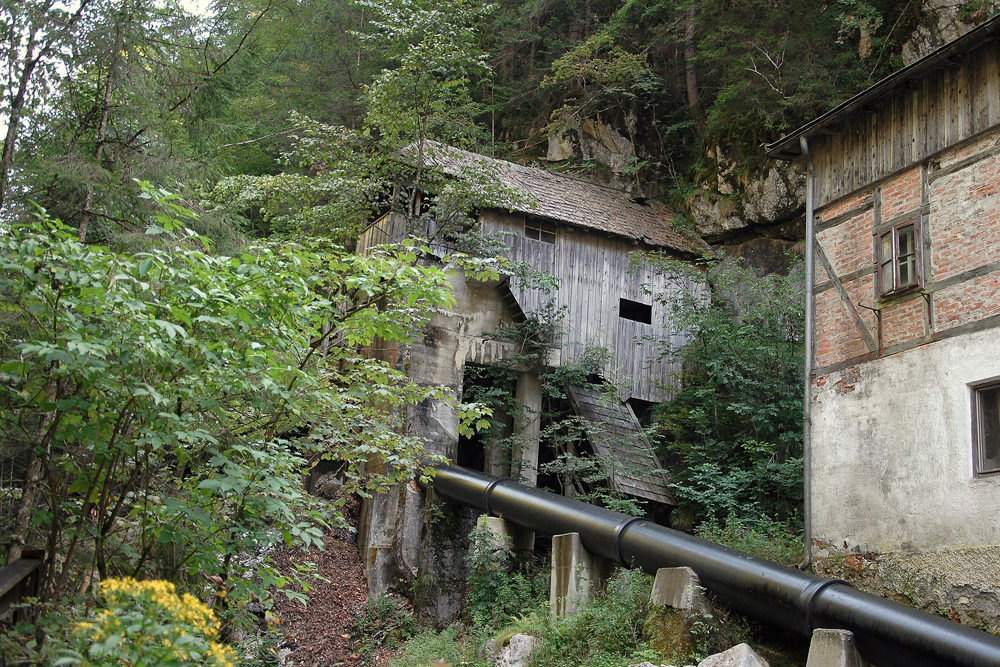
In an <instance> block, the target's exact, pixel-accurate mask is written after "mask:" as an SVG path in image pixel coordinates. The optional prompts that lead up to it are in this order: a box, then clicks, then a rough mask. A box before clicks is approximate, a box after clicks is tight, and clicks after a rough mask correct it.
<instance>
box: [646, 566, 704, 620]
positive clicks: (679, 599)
mask: <svg viewBox="0 0 1000 667" xmlns="http://www.w3.org/2000/svg"><path fill="white" fill-rule="evenodd" d="M649 601H650V603H652V604H658V605H662V606H665V607H671V608H673V609H680V610H681V611H687V612H695V613H698V614H701V615H706V614H708V613H710V611H711V610H710V607H709V603H708V598H706V597H705V592H704V589H702V587H701V581H700V580H699V579H698V575H697V574H696V573H695V571H694V570H692V569H691V568H689V567H661V568H660V569H659V570H657V571H656V578H655V579H654V580H653V591H652V593H650V595H649Z"/></svg>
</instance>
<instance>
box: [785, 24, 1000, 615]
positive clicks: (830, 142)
mask: <svg viewBox="0 0 1000 667" xmlns="http://www.w3.org/2000/svg"><path fill="white" fill-rule="evenodd" d="M998 38H1000V18H993V19H991V20H989V21H987V22H986V23H984V24H983V25H981V26H979V27H978V28H975V29H974V30H972V31H971V32H969V33H967V34H966V35H964V36H963V37H961V38H959V39H958V40H956V41H954V42H952V43H950V44H948V45H945V46H944V47H942V48H940V49H938V50H937V51H935V52H933V53H931V54H930V55H928V56H927V57H925V58H923V59H922V60H919V61H917V62H914V63H913V64H911V65H910V66H908V67H906V68H905V69H903V70H900V71H899V72H897V73H896V74H894V75H892V76H890V77H888V78H887V79H885V80H883V81H881V82H880V83H878V84H877V85H875V86H874V87H872V88H870V89H868V90H867V91H865V92H863V93H861V94H859V95H857V96H856V97H854V98H852V99H850V100H848V101H847V102H844V103H843V104H841V105H840V106H839V107H837V108H835V109H833V110H832V111H830V112H828V113H827V114H825V115H823V116H821V117H819V118H817V119H816V120H814V121H813V122H811V123H809V124H807V125H805V126H803V127H802V128H800V129H798V130H796V131H795V132H793V133H792V134H790V135H788V136H787V137H785V138H783V139H781V140H780V141H778V142H776V143H775V144H773V145H771V146H769V147H768V154H769V155H770V156H771V157H774V158H778V159H785V160H799V161H801V162H802V163H803V164H804V165H805V164H808V163H809V162H811V165H812V180H813V184H814V187H813V188H812V191H813V192H814V193H815V194H814V195H813V198H812V201H811V202H810V203H809V204H808V205H807V211H811V210H813V209H814V211H815V214H814V215H813V216H812V222H813V225H814V229H815V232H814V234H813V238H812V241H811V243H812V246H813V250H814V252H815V257H816V262H815V271H814V274H813V276H812V281H813V285H814V287H813V289H812V293H813V297H814V299H815V326H814V327H813V332H814V337H815V344H814V346H813V350H812V357H811V363H812V365H813V370H812V373H811V391H810V397H809V401H808V405H809V409H808V414H809V418H808V419H807V424H809V425H810V427H811V428H810V436H809V437H808V439H807V443H806V446H807V448H808V450H809V457H810V458H808V459H807V460H810V461H811V464H810V465H808V466H807V470H806V478H807V512H808V516H807V521H808V524H807V525H808V526H809V528H810V532H811V537H810V540H811V541H810V548H811V555H812V556H813V558H814V559H815V560H816V562H817V564H818V566H819V567H820V568H821V569H822V568H829V567H835V566H837V564H843V563H847V564H848V566H849V567H846V568H841V570H840V571H835V570H827V571H828V572H830V573H831V574H834V575H836V576H842V577H845V578H850V577H853V578H854V580H856V581H858V582H860V584H859V585H863V586H865V587H868V588H876V589H878V587H879V586H884V589H882V590H884V591H895V592H897V593H898V592H902V591H903V589H905V591H906V593H905V594H906V595H908V596H909V597H910V598H911V600H910V601H911V602H913V603H915V604H918V605H922V606H929V607H932V608H934V609H936V610H938V611H940V612H942V613H947V614H954V616H953V617H954V618H955V619H956V620H959V619H961V620H962V621H963V622H974V623H978V624H982V625H986V626H988V627H991V628H992V629H993V630H994V631H995V630H997V629H1000V592H998V591H997V589H996V582H997V580H998V579H1000V565H998V564H1000V558H998V555H1000V412H998V405H1000V354H998V351H1000V298H998V297H1000V39H998Z"/></svg>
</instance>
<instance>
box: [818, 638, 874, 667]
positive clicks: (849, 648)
mask: <svg viewBox="0 0 1000 667" xmlns="http://www.w3.org/2000/svg"><path fill="white" fill-rule="evenodd" d="M867 666H868V662H867V661H866V660H865V659H864V658H862V657H861V654H860V653H858V648H857V646H856V645H855V644H854V633H853V632H851V631H850V630H832V629H828V628H816V629H815V630H813V635H812V640H811V641H810V642H809V658H808V659H807V660H806V667H867Z"/></svg>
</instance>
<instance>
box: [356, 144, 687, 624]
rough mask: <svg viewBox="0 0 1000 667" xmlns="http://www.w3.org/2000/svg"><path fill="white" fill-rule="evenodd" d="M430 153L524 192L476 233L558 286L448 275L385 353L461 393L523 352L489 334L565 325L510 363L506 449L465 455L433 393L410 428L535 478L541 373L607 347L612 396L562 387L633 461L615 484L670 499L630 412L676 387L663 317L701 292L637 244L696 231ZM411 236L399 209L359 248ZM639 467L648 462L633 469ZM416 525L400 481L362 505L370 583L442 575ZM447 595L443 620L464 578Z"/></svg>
mask: <svg viewBox="0 0 1000 667" xmlns="http://www.w3.org/2000/svg"><path fill="white" fill-rule="evenodd" d="M424 154H425V156H426V160H427V162H428V165H430V166H431V167H434V168H437V169H439V170H440V171H441V172H443V173H444V174H448V175H450V176H451V177H454V178H458V177H460V176H461V172H462V169H464V168H466V167H469V166H470V165H472V166H475V167H477V168H480V169H485V170H487V171H488V172H489V173H490V175H491V176H490V177H491V178H493V179H496V181H497V182H499V183H500V184H501V185H503V186H504V187H505V188H507V189H509V190H510V191H513V192H518V193H522V194H523V195H524V196H523V197H515V198H514V199H512V200H511V203H510V204H509V206H508V207H506V208H499V207H498V208H483V209H481V210H478V211H477V212H476V218H477V222H478V225H479V227H480V228H481V231H482V232H483V233H485V234H494V235H497V237H498V238H499V239H501V240H502V241H503V243H504V245H505V246H506V249H507V250H506V254H507V257H508V259H509V260H510V261H511V262H522V263H524V264H525V265H526V266H528V267H529V268H530V269H532V270H534V271H542V272H546V273H548V274H551V276H553V277H554V278H555V280H556V282H557V284H558V288H557V289H555V290H554V291H551V292H548V291H546V290H543V289H539V288H536V287H534V286H532V285H531V284H529V283H528V282H527V281H526V280H525V279H524V278H518V277H516V276H511V277H510V278H505V279H502V280H499V281H491V282H485V283H484V282H476V281H474V280H467V279H466V278H465V277H464V276H463V275H458V274H456V275H454V276H453V277H452V278H451V285H452V288H453V292H454V296H455V299H456V305H455V307H454V308H452V309H451V310H449V311H447V312H439V313H437V314H436V315H435V316H434V317H433V319H432V321H431V322H430V324H429V326H428V327H427V329H426V331H425V332H424V336H423V338H422V339H421V340H418V341H416V342H414V343H412V344H410V345H408V346H406V347H405V348H402V347H400V348H393V349H388V350H380V351H379V354H380V355H381V356H382V357H383V358H385V359H387V360H389V361H391V362H392V363H395V364H397V365H398V366H399V367H405V368H406V369H407V372H408V374H409V375H410V377H411V378H413V379H414V380H416V381H418V382H420V383H426V384H434V385H443V386H446V387H449V388H451V390H452V391H454V393H455V394H456V395H457V396H462V392H463V383H464V381H465V376H466V375H467V372H466V371H467V369H469V368H472V367H477V366H478V367H484V366H490V365H495V364H504V363H506V364H510V363H512V361H511V360H513V359H514V358H515V357H516V356H517V355H518V353H519V351H520V350H519V349H518V346H517V345H516V344H515V343H514V342H513V341H511V340H505V339H504V337H503V336H497V335H496V332H497V331H499V330H503V329H504V327H510V326H511V325H512V324H515V323H517V322H521V321H524V320H526V319H530V318H532V317H536V318H537V317H543V318H544V317H550V316H551V313H553V312H559V313H561V314H562V317H561V326H560V327H558V329H559V333H558V334H557V337H556V339H555V341H554V342H553V343H552V345H551V346H550V347H549V349H548V351H547V354H546V356H545V358H544V359H542V360H541V363H540V364H539V366H536V367H517V368H515V370H516V382H515V383H514V386H512V387H511V390H512V391H513V392H514V393H515V395H516V399H517V408H516V410H515V413H516V414H513V415H509V417H510V429H511V430H512V431H513V432H514V434H515V435H516V438H515V440H516V442H517V443H518V444H517V445H516V451H514V452H513V453H512V455H509V456H501V455H500V452H496V451H485V452H480V453H478V455H470V454H469V453H468V452H466V451H464V450H463V448H466V447H473V446H480V447H481V446H483V445H482V444H478V445H477V444H476V443H470V442H468V441H466V440H464V439H463V438H460V436H459V433H458V419H457V417H456V415H455V413H454V409H453V408H452V407H450V406H448V405H446V404H444V403H441V402H435V401H428V402H426V403H425V404H421V405H419V406H417V408H415V409H413V410H411V411H410V413H409V414H408V415H407V419H406V422H407V424H406V428H407V430H408V432H409V433H410V434H412V435H418V436H421V437H423V438H424V440H425V441H426V442H427V445H428V447H429V448H430V449H432V450H434V451H437V452H440V453H442V454H444V455H445V456H447V457H448V458H449V459H452V460H456V461H459V462H462V463H467V464H468V463H469V462H475V465H477V466H481V469H483V470H484V471H485V472H489V473H493V474H499V475H504V476H510V477H513V478H515V479H518V478H519V479H521V480H522V481H524V482H525V483H528V484H534V483H536V479H537V474H538V464H539V427H540V420H539V415H540V410H541V400H542V393H541V380H540V377H539V374H540V373H544V372H545V371H546V370H547V369H552V368H554V367H557V366H561V365H568V364H573V363H577V362H579V361H580V360H581V358H582V357H583V356H584V354H585V353H586V351H587V350H588V349H594V348H604V349H606V350H607V358H608V359H609V361H608V363H607V368H606V370H605V375H606V376H607V377H608V379H610V378H611V376H614V378H615V380H616V382H614V385H615V387H616V388H615V391H614V392H613V395H614V397H613V398H612V399H611V400H602V399H601V397H600V396H599V395H598V394H599V393H600V392H597V391H595V390H593V389H585V388H582V387H568V388H567V393H568V397H569V399H570V401H571V404H572V406H573V408H574V409H575V410H576V411H577V413H578V414H579V415H580V416H581V417H582V418H583V419H584V420H587V421H588V422H590V423H591V424H592V425H593V427H592V428H590V429H588V433H589V437H588V439H589V440H590V444H591V445H592V447H593V448H594V449H595V450H596V451H597V452H599V453H601V454H604V455H606V456H608V457H611V458H628V459H629V461H630V465H628V466H620V467H616V469H614V470H612V471H610V474H609V483H610V484H611V485H612V487H614V488H616V489H617V490H619V491H622V492H624V493H629V494H633V495H636V496H638V497H641V498H645V499H648V500H651V501H654V502H658V503H669V502H670V501H671V497H670V492H669V490H668V487H667V480H666V478H665V476H664V475H663V474H662V473H660V472H650V471H656V470H657V469H658V468H659V465H658V463H657V462H656V459H655V456H654V455H653V453H652V450H651V448H650V447H649V445H648V442H645V436H644V435H643V432H642V429H641V427H640V426H639V423H638V420H637V419H636V415H635V411H634V408H635V407H641V406H644V405H646V404H648V403H652V402H658V401H662V400H665V399H666V398H668V397H669V396H670V394H671V391H672V388H673V387H674V386H675V384H676V382H677V379H676V378H677V374H678V370H679V369H678V367H677V365H676V363H677V362H676V361H674V360H672V359H670V358H669V357H667V356H664V355H663V354H662V353H663V351H664V348H665V346H670V345H677V344H679V343H680V342H681V341H682V339H683V333H682V332H678V331H672V330H671V327H670V323H669V317H668V314H669V313H668V308H669V303H670V301H671V299H670V295H671V294H675V293H677V291H679V290H680V291H683V292H685V293H699V292H700V290H702V289H703V288H702V286H701V282H700V281H699V280H698V279H697V278H696V277H694V276H692V274H691V273H690V272H687V273H679V272H669V271H663V270H658V269H657V268H655V267H653V266H651V265H650V264H649V263H647V262H645V261H644V260H643V259H642V258H641V255H640V254H637V251H639V253H641V252H643V251H646V252H649V251H656V252H659V253H663V254H665V255H666V256H668V257H671V258H675V259H681V260H688V261H690V260H694V259H697V258H698V257H700V256H701V255H702V254H703V253H704V251H705V246H704V245H703V243H702V242H701V240H700V239H698V238H697V237H695V236H688V235H686V234H685V233H682V232H681V231H678V230H677V229H675V228H674V227H673V226H672V225H671V222H670V212H669V210H668V209H667V208H666V207H664V206H663V205H661V204H659V203H656V202H651V201H646V200H644V199H642V198H640V197H631V196H630V195H629V194H628V193H625V192H622V191H619V190H615V189H613V188H609V187H605V186H602V185H598V184H594V183H590V182H586V181H583V180H580V179H577V178H573V177H568V176H563V175H559V174H554V173H550V172H547V171H544V170H541V169H536V168H530V167H524V166H520V165H516V164H512V163H509V162H504V161H501V160H495V159H491V158H486V157H483V156H481V155H476V154H473V153H469V152H466V151H461V150H458V149H455V148H451V147H448V146H444V145H441V144H434V143H431V142H429V143H428V144H427V145H426V146H425V152H424ZM423 231H424V232H425V233H426V231H427V230H423ZM406 233H407V229H406V221H405V220H404V219H403V217H402V216H400V215H398V214H393V213H389V214H386V215H384V216H383V217H381V218H380V219H378V220H377V221H375V222H374V223H372V224H371V225H370V226H369V227H368V228H367V229H366V230H365V231H364V232H363V234H362V236H361V239H360V241H359V244H358V251H359V252H367V251H368V249H369V248H371V247H372V246H374V245H378V244H382V243H393V242H397V241H399V240H400V239H401V238H402V237H403V236H405V235H406ZM431 245H432V248H434V247H435V244H434V243H432V244H431ZM443 253H444V250H441V252H440V254H443ZM550 302H551V303H550ZM490 446H491V445H490V444H489V443H486V444H485V447H486V448H487V449H489V447H490ZM638 469H641V470H644V471H646V472H644V473H636V472H634V471H635V470H638ZM424 524H425V521H424V498H423V496H422V494H421V493H420V492H418V491H417V490H416V489H415V488H411V487H404V488H401V489H399V490H398V492H397V493H395V494H392V493H390V494H385V495H382V496H379V497H377V498H374V499H372V500H371V501H370V502H369V503H368V504H367V507H366V509H365V515H364V517H363V525H362V531H361V542H362V547H363V553H364V554H365V555H366V558H365V562H366V568H367V576H368V580H369V585H370V587H371V588H372V590H374V591H384V590H385V589H386V588H388V587H389V586H390V585H397V584H398V583H399V580H400V579H401V578H402V579H403V580H407V579H413V578H414V577H417V576H418V573H421V576H423V575H427V574H430V575H431V576H433V577H435V580H437V581H439V583H440V582H441V581H444V580H445V579H447V577H448V572H447V569H448V563H447V559H448V558H449V557H450V556H448V555H447V554H445V555H442V553H440V550H439V549H437V550H436V549H435V548H433V546H432V545H431V546H429V545H428V544H427V532H428V531H427V528H426V526H425V525H424ZM429 559H430V560H429ZM455 569H456V572H457V571H460V570H461V568H460V567H458V568H455ZM446 589H447V586H444V587H443V588H442V591H445V590H446ZM448 595H449V593H446V592H442V593H441V597H442V600H440V601H439V602H437V603H436V604H437V605H438V609H439V611H438V612H437V616H438V617H439V619H445V618H447V617H448V615H449V614H450V613H453V610H454V609H457V607H458V600H459V598H458V597H456V596H460V595H461V587H460V586H459V587H457V588H456V590H455V591H454V592H452V593H450V595H451V596H452V599H448Z"/></svg>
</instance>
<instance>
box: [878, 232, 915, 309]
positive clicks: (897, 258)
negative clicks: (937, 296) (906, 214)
mask: <svg viewBox="0 0 1000 667" xmlns="http://www.w3.org/2000/svg"><path fill="white" fill-rule="evenodd" d="M878 248H879V253H878V254H879V257H878V292H879V294H890V293H892V292H896V291H898V290H902V289H906V288H907V287H914V286H916V285H917V284H919V282H920V278H919V270H918V267H919V263H918V258H919V227H918V225H917V222H916V220H911V221H909V222H904V223H902V224H900V225H896V226H895V227H893V228H892V229H890V230H888V231H886V232H884V233H882V234H881V235H880V236H879V239H878Z"/></svg>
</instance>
